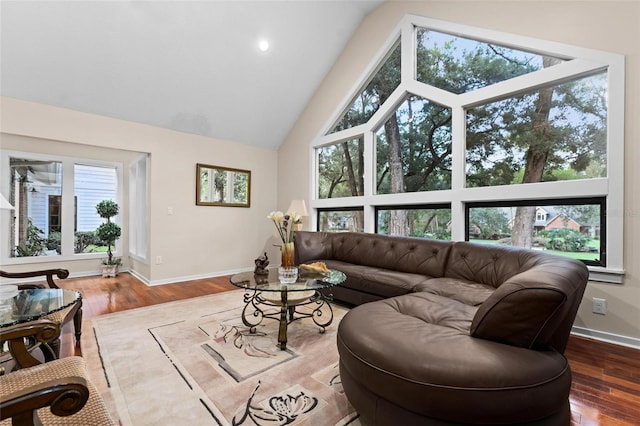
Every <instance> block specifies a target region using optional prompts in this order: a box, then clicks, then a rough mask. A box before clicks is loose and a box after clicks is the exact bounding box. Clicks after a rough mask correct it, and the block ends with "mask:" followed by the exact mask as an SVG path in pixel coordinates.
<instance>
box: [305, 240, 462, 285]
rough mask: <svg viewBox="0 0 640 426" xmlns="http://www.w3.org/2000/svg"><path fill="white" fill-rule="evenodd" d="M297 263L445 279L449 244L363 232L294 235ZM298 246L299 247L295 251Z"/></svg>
mask: <svg viewBox="0 0 640 426" xmlns="http://www.w3.org/2000/svg"><path fill="white" fill-rule="evenodd" d="M295 241H296V251H297V252H298V253H305V254H304V258H299V259H298V263H304V262H306V261H309V260H314V259H326V260H339V261H341V262H348V263H353V264H357V265H363V266H371V267H376V268H383V269H389V270H393V271H399V272H409V273H413V274H422V275H425V276H428V277H442V276H443V275H444V271H445V267H446V265H447V259H448V257H449V251H450V250H451V243H450V242H446V241H437V240H426V239H422V238H408V237H394V238H389V237H388V236H385V235H378V234H369V233H363V232H339V233H331V232H306V231H299V232H296V239H295ZM298 246H300V247H298Z"/></svg>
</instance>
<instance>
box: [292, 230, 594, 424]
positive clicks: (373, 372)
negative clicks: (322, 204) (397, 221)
mask: <svg viewBox="0 0 640 426" xmlns="http://www.w3.org/2000/svg"><path fill="white" fill-rule="evenodd" d="M295 241H296V255H297V260H298V262H300V263H304V262H310V261H318V260H320V261H324V262H325V263H326V264H327V266H328V267H329V268H333V269H338V270H341V271H343V272H344V273H345V274H346V275H347V277H348V278H347V281H346V282H345V283H344V284H343V285H341V286H339V287H334V288H332V289H331V290H332V293H333V296H334V298H335V300H338V301H342V302H346V303H348V304H352V305H359V306H356V307H355V308H353V309H352V310H351V311H350V312H349V313H347V315H346V316H345V317H344V318H343V320H342V321H341V322H340V325H339V328H338V340H337V344H338V350H339V353H340V376H341V379H342V384H343V387H344V390H345V393H346V395H347V397H348V398H349V400H350V401H351V403H352V404H353V406H354V407H355V409H356V410H357V411H358V413H360V415H361V418H362V420H363V421H364V422H365V423H366V424H369V425H442V426H444V425H471V424H474V425H477V424H483V425H500V424H519V425H569V424H570V417H571V412H570V408H569V400H568V396H569V390H570V387H571V370H570V368H569V365H568V363H567V360H566V358H565V357H564V356H563V352H564V350H565V347H566V344H567V340H568V337H569V333H570V330H571V326H572V324H573V321H574V319H575V315H576V312H577V309H578V306H579V304H580V301H581V299H582V295H583V293H584V290H585V286H586V283H587V280H588V271H587V268H586V267H585V266H584V264H582V263H581V262H579V261H576V260H572V259H569V258H564V257H559V256H554V255H549V254H545V253H543V252H539V251H531V250H524V249H514V248H509V247H502V246H486V245H477V244H472V243H465V242H443V241H434V240H426V239H414V238H404V237H389V236H382V235H375V234H366V233H336V234H333V233H323V232H305V231H301V232H297V233H296V239H295ZM365 302H372V303H365Z"/></svg>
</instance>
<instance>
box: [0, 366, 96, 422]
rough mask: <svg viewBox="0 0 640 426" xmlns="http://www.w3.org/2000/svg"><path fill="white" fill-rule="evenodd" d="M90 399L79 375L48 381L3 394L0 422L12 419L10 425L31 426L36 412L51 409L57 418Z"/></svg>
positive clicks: (69, 412)
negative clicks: (41, 409)
mask: <svg viewBox="0 0 640 426" xmlns="http://www.w3.org/2000/svg"><path fill="white" fill-rule="evenodd" d="M88 399H89V388H88V387H87V381H86V380H85V379H84V378H82V377H78V376H71V377H65V378H59V379H55V380H49V381H46V382H42V383H38V384H35V385H31V386H29V387H27V388H24V389H21V390H19V391H16V392H12V393H9V394H7V395H3V396H2V398H1V400H0V420H4V419H8V418H13V424H14V425H15V424H24V425H34V424H37V423H35V422H34V415H35V410H37V409H40V408H44V407H49V406H50V407H51V412H52V413H53V414H55V415H56V416H70V415H72V414H75V413H77V412H78V411H80V409H81V408H82V407H84V405H85V404H86V403H87V400H88Z"/></svg>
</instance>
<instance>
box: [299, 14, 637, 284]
mask: <svg viewBox="0 0 640 426" xmlns="http://www.w3.org/2000/svg"><path fill="white" fill-rule="evenodd" d="M418 27H425V28H429V29H433V30H435V31H440V32H444V33H449V34H457V35H460V36H464V37H469V38H474V39H477V40H482V41H486V42H495V43H499V44H501V45H505V46H512V47H514V48H520V49H524V50H527V51H532V52H538V53H542V54H549V55H552V56H556V57H562V58H567V59H571V60H569V61H567V62H564V63H561V64H558V65H556V66H553V67H550V68H546V69H542V70H539V71H537V72H534V73H531V74H525V75H522V76H519V77H515V78H512V79H510V80H506V81H502V82H499V83H496V84H493V85H491V86H487V87H484V88H481V89H477V90H474V91H471V92H468V93H463V94H460V95H456V94H453V93H449V92H446V91H444V90H440V89H437V88H435V87H431V86H428V85H426V84H424V83H420V82H418V81H417V80H416V67H415V62H414V61H415V51H416V49H415V44H416V38H415V31H416V28H418ZM398 40H400V43H401V64H402V65H401V83H400V85H399V86H398V87H397V88H396V90H395V91H394V92H393V93H392V94H391V96H390V97H389V98H388V99H387V101H386V102H385V103H384V104H382V105H381V106H380V108H379V109H378V110H377V111H376V112H375V113H374V114H373V116H372V117H371V118H370V119H369V121H368V122H367V123H364V124H361V125H358V126H355V127H352V128H348V129H345V130H341V131H338V132H334V133H330V132H331V130H332V128H333V126H334V124H335V123H336V122H337V121H338V120H340V117H341V114H343V113H344V111H346V109H347V108H349V106H350V105H351V103H350V102H351V101H352V100H353V98H354V96H356V95H357V93H359V91H361V90H362V89H363V88H364V87H366V84H368V81H369V80H370V79H371V76H372V75H373V74H374V73H375V72H376V71H377V70H378V69H379V67H380V65H381V64H382V63H383V61H384V60H385V58H386V55H388V54H389V52H390V51H391V49H392V48H393V47H394V45H395V44H396V43H397V42H398ZM624 67H625V58H624V56H623V55H619V54H614V53H609V52H603V51H598V50H593V49H587V48H582V47H577V46H570V45H566V44H562V43H557V42H552V41H546V40H541V39H536V38H532V37H527V36H520V35H517V34H510V33H504V32H499V31H493V30H488V29H484V28H479V27H474V26H468V25H463V24H457V23H453V22H448V21H442V20H436V19H431V18H425V17H422V16H417V15H406V16H405V17H404V18H403V19H402V20H401V21H400V22H399V23H398V25H397V26H396V27H395V29H394V30H393V31H392V32H391V33H390V35H389V37H388V38H387V39H386V41H385V42H384V43H383V44H382V45H381V48H380V49H379V50H378V51H377V53H376V54H375V55H374V57H373V58H372V60H371V62H369V64H368V65H367V67H366V68H365V69H364V72H363V73H362V74H361V76H360V77H359V78H358V80H357V81H356V82H355V84H354V85H353V86H352V88H351V90H350V91H349V92H347V93H345V96H344V97H343V99H342V101H341V102H340V104H338V105H337V108H336V109H335V110H334V112H333V114H332V115H331V116H330V117H328V120H327V121H326V124H325V125H324V127H323V128H322V129H321V132H320V134H319V136H318V137H317V138H316V139H315V140H313V141H312V142H311V143H310V146H309V152H310V157H309V158H310V164H311V168H310V169H311V170H310V203H309V204H310V207H311V209H316V210H317V209H326V208H348V207H361V208H363V209H364V232H370V233H372V232H374V231H375V219H376V214H375V208H376V206H394V205H398V206H401V205H408V204H412V205H415V204H425V205H427V204H442V203H450V204H451V219H452V229H451V239H452V240H453V241H464V240H465V236H466V235H467V230H466V228H465V206H466V204H467V203H479V202H511V203H512V202H515V201H518V200H540V199H578V198H592V197H605V198H606V212H607V215H606V224H605V225H606V229H607V233H606V241H605V244H606V255H607V257H606V265H607V266H606V267H598V266H588V267H589V269H590V272H591V276H590V278H591V279H592V280H596V281H605V282H613V283H621V282H622V277H623V275H624V265H623V241H624V229H623V225H624V98H625V69H624ZM603 70H606V71H607V84H608V86H607V89H608V93H607V101H608V110H607V111H608V116H607V142H606V143H607V177H605V178H595V179H582V180H573V181H556V182H540V183H531V184H519V185H509V186H500V187H499V190H496V188H497V187H480V188H467V187H466V186H465V178H466V169H465V159H466V110H467V109H468V108H472V107H474V106H478V105H482V104H486V103H488V102H490V101H493V100H499V99H504V98H506V97H509V96H513V95H514V94H517V93H522V92H525V91H527V90H531V89H532V88H536V87H541V86H544V85H549V84H555V83H561V82H564V81H568V80H571V79H575V78H577V77H579V76H586V75H589V74H595V73H597V72H600V71H603ZM408 93H411V94H415V95H418V96H422V97H424V98H426V99H429V100H432V101H434V102H436V103H439V104H441V105H443V106H447V107H449V108H451V110H452V157H453V158H452V177H451V186H452V188H451V189H450V190H438V191H429V192H421V193H399V194H384V195H383V194H381V195H376V194H375V178H373V179H372V176H375V164H376V162H375V135H374V131H375V130H376V129H378V128H380V126H382V125H384V121H385V120H386V119H387V117H389V115H390V114H392V113H393V112H394V111H395V109H396V108H397V107H398V105H399V104H400V103H401V102H403V101H404V99H405V96H406V95H407V94H408ZM359 137H362V138H363V139H364V160H365V163H364V176H365V188H364V194H363V196H361V197H349V198H348V199H346V198H331V199H319V198H318V196H317V195H318V194H317V190H318V186H317V172H318V157H317V153H316V148H318V147H321V146H324V145H331V144H336V143H338V142H341V141H344V140H351V139H356V138H359ZM311 217H312V227H313V228H315V229H317V226H318V223H317V222H318V220H317V218H318V216H317V215H312V216H311Z"/></svg>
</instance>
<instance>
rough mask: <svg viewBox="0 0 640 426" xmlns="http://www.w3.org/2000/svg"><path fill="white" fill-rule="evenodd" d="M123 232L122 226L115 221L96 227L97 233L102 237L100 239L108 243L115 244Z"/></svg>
mask: <svg viewBox="0 0 640 426" xmlns="http://www.w3.org/2000/svg"><path fill="white" fill-rule="evenodd" d="M121 232H122V231H121V229H120V226H118V224H116V223H113V222H106V223H103V224H101V225H100V226H98V229H96V235H97V236H98V238H100V241H103V242H105V243H106V244H108V245H113V244H114V243H115V241H116V240H117V239H118V238H120V234H121Z"/></svg>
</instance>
